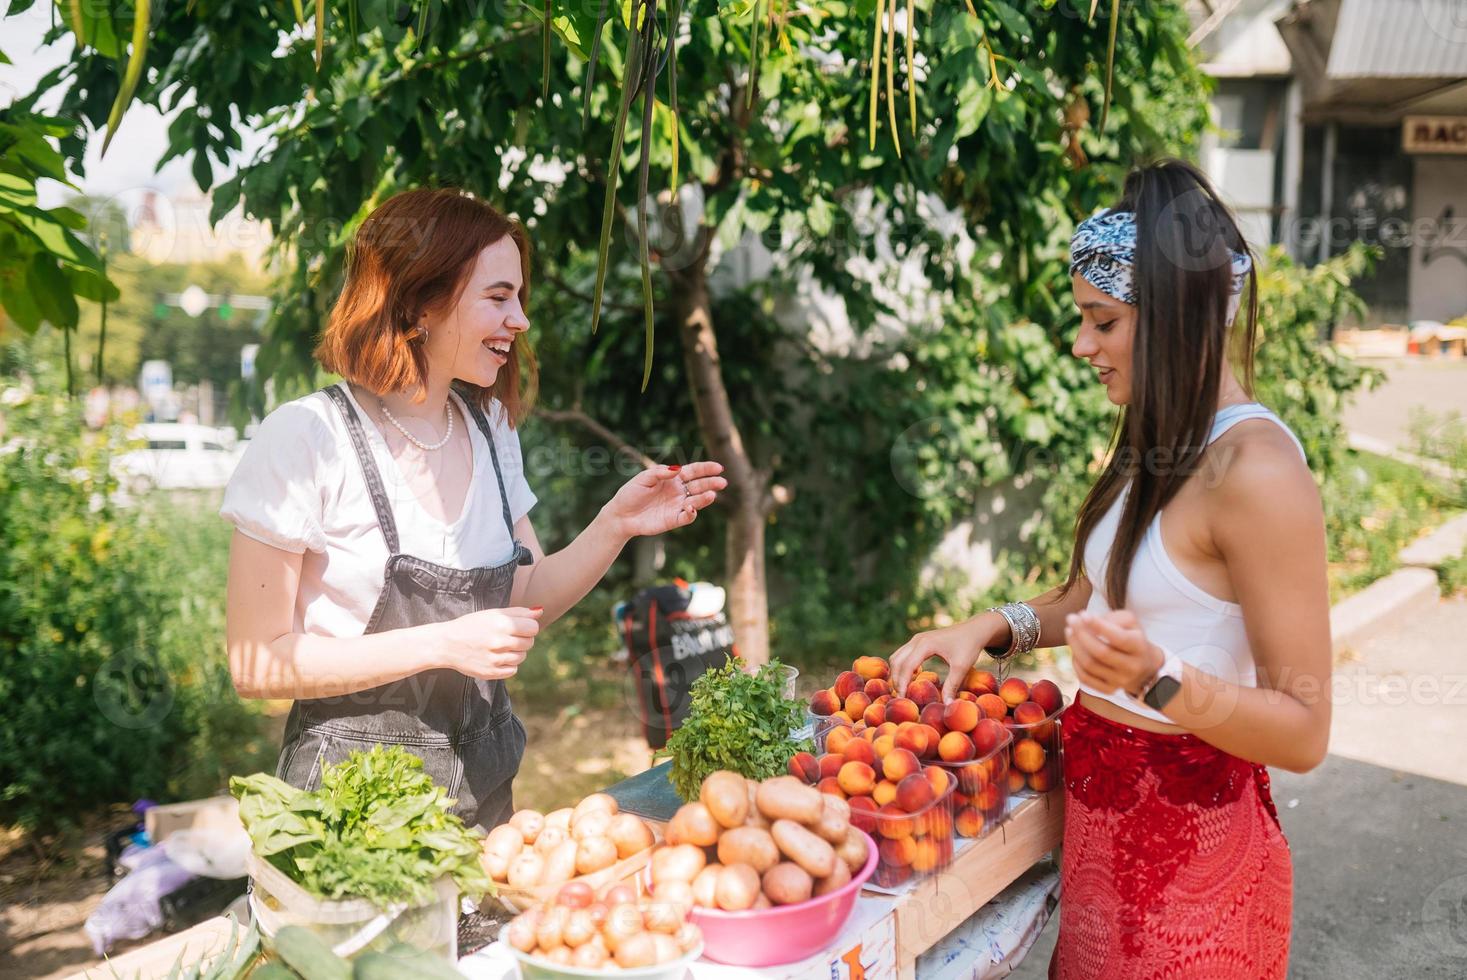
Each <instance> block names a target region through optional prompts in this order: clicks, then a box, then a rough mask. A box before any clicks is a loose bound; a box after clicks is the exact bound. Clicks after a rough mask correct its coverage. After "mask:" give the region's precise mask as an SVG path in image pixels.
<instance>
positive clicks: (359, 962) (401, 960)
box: [352, 953, 464, 980]
mask: <svg viewBox="0 0 1467 980" xmlns="http://www.w3.org/2000/svg"><path fill="white" fill-rule="evenodd" d="M352 975H353V978H354V980H463V976H464V975H463V974H462V973H460V972H458V971H457V970H455V969H454V968H453V967H452V966H449V965H448V964H447V963H445V962H444V961H443V960H441V959H439V958H437V957H435V956H430V955H428V954H427V953H417V954H415V955H412V956H393V955H391V954H388V953H363V954H362V955H361V956H358V957H357V958H356V959H355V960H354V961H353V972H352Z"/></svg>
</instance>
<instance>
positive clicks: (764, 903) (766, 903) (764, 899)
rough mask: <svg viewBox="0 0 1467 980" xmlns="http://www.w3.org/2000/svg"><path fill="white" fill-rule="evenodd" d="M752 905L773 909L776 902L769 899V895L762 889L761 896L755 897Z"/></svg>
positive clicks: (758, 907) (757, 907)
mask: <svg viewBox="0 0 1467 980" xmlns="http://www.w3.org/2000/svg"><path fill="white" fill-rule="evenodd" d="M752 907H753V908H756V909H772V908H774V903H773V902H771V901H770V900H769V896H768V895H766V894H764V893H763V892H762V891H761V892H760V893H759V897H758V898H756V899H754V905H753V906H752Z"/></svg>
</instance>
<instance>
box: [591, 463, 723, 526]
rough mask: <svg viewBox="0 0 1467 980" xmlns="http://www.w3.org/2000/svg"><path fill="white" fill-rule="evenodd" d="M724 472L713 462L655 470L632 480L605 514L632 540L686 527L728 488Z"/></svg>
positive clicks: (607, 507)
mask: <svg viewBox="0 0 1467 980" xmlns="http://www.w3.org/2000/svg"><path fill="white" fill-rule="evenodd" d="M722 472H723V464H722V463H715V462H712V461H711V460H705V461H702V462H697V463H688V464H686V465H684V466H681V467H678V466H654V467H653V468H652V469H649V470H643V471H642V472H641V473H638V474H637V475H636V476H634V477H632V478H631V479H630V480H628V481H627V482H626V484H625V485H624V486H623V487H622V488H621V489H620V490H618V491H617V492H616V496H615V497H612V498H611V500H610V501H609V502H608V503H607V504H606V507H605V508H603V513H604V514H605V516H606V517H607V518H609V519H610V520H611V521H613V522H614V524H615V526H616V527H617V529H618V530H619V531H620V532H621V533H622V534H623V535H625V536H626V537H628V538H631V537H636V536H638V535H651V534H661V533H662V532H664V531H671V530H672V529H673V528H676V527H685V526H687V525H689V524H691V523H693V521H695V520H697V518H698V511H700V510H702V509H703V508H704V507H707V506H708V505H709V504H711V503H713V501H715V500H717V499H718V491H720V490H722V489H724V488H725V487H727V486H728V481H727V480H725V479H724V478H723V477H721V476H719V474H720V473H722Z"/></svg>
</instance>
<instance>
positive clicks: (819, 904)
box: [688, 831, 877, 966]
mask: <svg viewBox="0 0 1467 980" xmlns="http://www.w3.org/2000/svg"><path fill="white" fill-rule="evenodd" d="M861 834H862V836H864V837H865V838H866V848H867V851H866V863H865V864H864V865H863V866H862V867H861V870H860V871H858V872H856V874H855V875H854V876H853V877H852V878H851V880H850V883H849V884H847V885H845V887H843V888H839V889H837V890H836V891H833V892H831V893H830V894H829V895H821V896H820V897H818V898H812V899H810V900H809V901H808V902H797V903H795V904H794V905H781V906H779V907H777V908H772V909H759V910H758V911H753V910H750V911H747V912H723V911H720V910H718V909H705V908H698V907H697V906H694V907H693V911H692V912H691V913H690V914H689V915H688V921H690V922H693V923H695V924H696V925H697V926H698V928H699V929H701V930H702V931H703V955H704V956H705V957H706V958H708V959H710V960H713V961H714V962H716V963H728V964H730V965H732V966H776V965H778V964H780V963H795V962H797V961H799V960H803V959H804V958H805V957H807V956H814V955H815V954H816V953H818V952H820V951H821V950H822V949H824V948H825V947H826V946H827V945H828V944H829V943H830V941H831V940H832V939H834V938H835V937H836V935H837V934H839V933H840V931H841V928H842V927H843V926H845V924H846V920H847V919H849V918H850V917H851V911H852V910H853V909H854V908H855V907H856V896H857V895H858V894H859V893H860V891H861V886H862V885H863V884H865V883H866V879H867V878H870V877H871V875H872V873H873V872H875V871H876V861H877V852H876V841H874V840H872V839H871V835H870V834H868V833H866V832H865V831H862V832H861Z"/></svg>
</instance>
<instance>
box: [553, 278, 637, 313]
mask: <svg viewBox="0 0 1467 980" xmlns="http://www.w3.org/2000/svg"><path fill="white" fill-rule="evenodd" d="M543 275H544V276H545V278H546V280H547V281H549V282H550V284H551V285H552V286H555V287H556V288H557V289H559V290H560V291H561V292H563V293H565V294H566V295H567V296H569V297H570V298H571V299H578V300H580V301H581V302H582V303H585V304H586V305H587V306H590V305H592V304H591V294H590V293H584V292H582V291H581V290H579V289H577V288H576V287H574V286H572V285H571V284H570V283H568V282H566V281H565V280H564V279H563V278H561V277H560V275H558V274H557V273H554V272H551V271H550V270H549V269H546V270H545V271H544V273H543ZM601 308H602V309H603V310H619V311H621V312H622V313H636V314H638V315H641V313H642V304H640V303H637V304H635V305H634V304H632V303H614V302H612V301H611V300H609V299H606V298H605V297H604V296H603V297H602V299H601Z"/></svg>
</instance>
